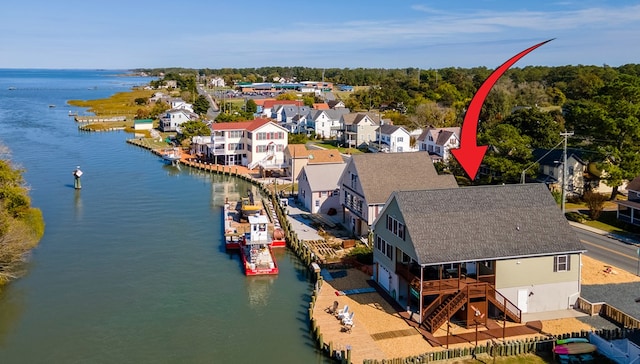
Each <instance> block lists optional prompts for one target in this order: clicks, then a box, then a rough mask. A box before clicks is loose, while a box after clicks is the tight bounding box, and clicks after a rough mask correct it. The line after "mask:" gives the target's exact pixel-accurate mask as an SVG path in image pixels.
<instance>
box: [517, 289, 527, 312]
mask: <svg viewBox="0 0 640 364" xmlns="http://www.w3.org/2000/svg"><path fill="white" fill-rule="evenodd" d="M528 300H529V290H526V289H519V290H518V308H519V309H520V311H522V313H527V304H528V302H527V301H528Z"/></svg>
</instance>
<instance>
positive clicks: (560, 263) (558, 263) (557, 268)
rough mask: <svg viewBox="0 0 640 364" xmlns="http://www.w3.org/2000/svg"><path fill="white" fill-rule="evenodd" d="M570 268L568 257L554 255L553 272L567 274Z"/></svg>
mask: <svg viewBox="0 0 640 364" xmlns="http://www.w3.org/2000/svg"><path fill="white" fill-rule="evenodd" d="M570 268H571V259H569V256H568V255H556V256H555V257H553V271H554V272H568V271H569V270H570Z"/></svg>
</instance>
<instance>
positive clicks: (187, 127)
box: [176, 120, 211, 146]
mask: <svg viewBox="0 0 640 364" xmlns="http://www.w3.org/2000/svg"><path fill="white" fill-rule="evenodd" d="M199 135H203V136H204V135H211V129H210V128H209V126H208V125H207V124H206V123H205V122H203V121H201V120H191V121H187V122H186V123H183V124H182V125H180V133H179V134H178V135H177V137H176V139H177V140H178V142H179V143H180V144H181V145H183V146H188V145H189V144H190V143H191V138H192V137H194V136H199Z"/></svg>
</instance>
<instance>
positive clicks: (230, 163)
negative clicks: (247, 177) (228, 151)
mask: <svg viewBox="0 0 640 364" xmlns="http://www.w3.org/2000/svg"><path fill="white" fill-rule="evenodd" d="M227 165H228V166H235V165H236V156H235V155H230V156H227Z"/></svg>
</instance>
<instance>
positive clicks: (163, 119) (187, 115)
mask: <svg viewBox="0 0 640 364" xmlns="http://www.w3.org/2000/svg"><path fill="white" fill-rule="evenodd" d="M197 119H198V115H196V114H194V113H193V112H191V111H189V110H186V109H171V110H168V111H166V112H165V113H164V114H162V115H161V116H160V122H159V129H160V130H161V131H164V132H167V131H176V129H177V128H178V127H179V126H180V125H182V124H184V123H186V122H187V121H191V120H197Z"/></svg>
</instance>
